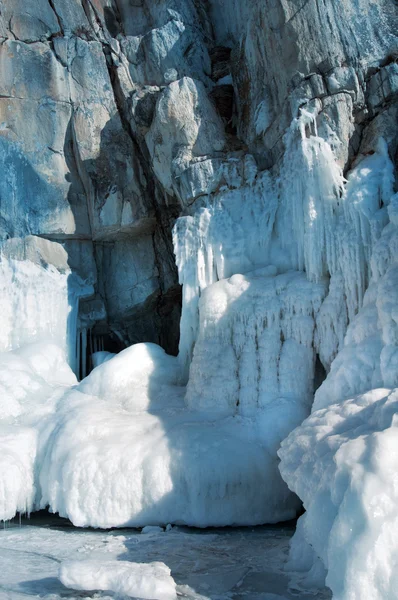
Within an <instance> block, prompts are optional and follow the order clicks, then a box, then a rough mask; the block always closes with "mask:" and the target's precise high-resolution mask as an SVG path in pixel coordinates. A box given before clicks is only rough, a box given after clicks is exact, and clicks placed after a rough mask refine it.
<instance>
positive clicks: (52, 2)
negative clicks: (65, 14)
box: [48, 0, 64, 35]
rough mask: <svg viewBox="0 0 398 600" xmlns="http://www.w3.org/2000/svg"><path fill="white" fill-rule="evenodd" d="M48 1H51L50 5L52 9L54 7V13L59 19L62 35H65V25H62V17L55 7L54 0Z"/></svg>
mask: <svg viewBox="0 0 398 600" xmlns="http://www.w3.org/2000/svg"><path fill="white" fill-rule="evenodd" d="M48 3H49V5H50V7H51V9H52V11H53V13H54V14H55V18H56V19H57V22H58V26H59V30H60V32H61V33H62V35H64V28H63V25H62V21H61V18H60V16H59V15H58V13H57V11H56V8H55V6H54V0H48Z"/></svg>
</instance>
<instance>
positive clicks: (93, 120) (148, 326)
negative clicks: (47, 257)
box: [0, 0, 398, 373]
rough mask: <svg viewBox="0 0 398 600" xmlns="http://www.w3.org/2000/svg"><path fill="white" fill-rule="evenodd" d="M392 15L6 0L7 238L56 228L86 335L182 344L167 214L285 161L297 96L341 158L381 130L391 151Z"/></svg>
mask: <svg viewBox="0 0 398 600" xmlns="http://www.w3.org/2000/svg"><path fill="white" fill-rule="evenodd" d="M396 24H397V10H396V6H395V5H394V3H393V2H392V1H391V0H383V1H382V2H373V1H372V2H370V3H368V2H363V3H360V4H359V5H358V4H357V3H355V2H353V1H352V0H345V1H344V2H343V3H341V4H339V6H338V7H337V6H336V4H335V3H332V2H320V1H317V2H310V3H308V2H307V3H304V4H300V3H298V2H296V1H293V0H278V1H277V2H270V1H269V0H264V1H261V2H252V3H250V4H248V5H247V6H246V5H244V4H242V3H241V2H238V1H236V0H211V2H204V1H203V2H198V1H194V0H189V1H184V2H182V1H178V0H157V1H156V2H154V1H150V0H142V1H141V0H140V1H139V2H134V3H133V4H132V3H131V2H128V1H127V0H118V1H116V0H95V1H94V0H70V1H69V2H66V3H65V2H61V1H60V0H40V1H39V2H33V1H32V2H31V1H29V2H26V1H24V2H22V1H20V0H3V1H2V3H1V14H0V40H1V45H0V53H1V59H0V60H1V81H0V114H1V116H0V122H1V127H0V156H1V162H2V164H3V169H4V176H3V177H2V179H1V182H0V196H1V206H0V213H1V215H0V216H1V218H0V232H1V238H2V239H6V238H8V237H24V236H26V235H37V236H42V237H47V238H49V239H51V240H54V241H57V242H59V243H62V244H63V246H64V247H65V249H66V251H67V252H68V255H69V265H70V267H71V268H72V270H73V271H75V272H76V273H77V274H78V275H79V276H80V277H81V278H82V279H83V280H86V281H87V283H89V284H90V285H92V286H93V290H94V291H93V295H92V296H90V297H89V298H87V299H86V300H84V301H83V300H82V301H81V302H80V317H79V331H80V334H79V335H80V336H81V342H79V343H80V344H82V345H85V344H86V343H88V344H89V345H90V344H91V345H92V348H91V350H93V349H95V348H97V346H101V347H102V345H103V344H104V343H105V345H107V347H108V346H109V349H110V350H115V349H118V348H120V347H123V346H125V345H128V344H130V343H132V342H137V341H142V340H150V341H155V342H158V343H161V344H162V345H163V346H164V347H165V348H166V349H167V350H168V351H169V352H172V353H176V352H177V344H178V335H179V334H178V321H179V313H180V302H181V301H180V288H179V286H178V284H177V276H176V269H175V264H174V257H173V252H172V244H171V235H170V232H171V227H172V225H173V223H174V220H175V218H176V217H177V216H178V215H180V214H184V212H185V214H186V213H187V212H188V213H192V212H195V201H196V199H197V198H203V197H204V198H207V197H209V195H210V196H211V194H214V193H217V191H218V190H219V189H220V188H223V189H225V188H228V189H231V188H240V187H242V186H243V185H244V184H245V181H247V178H249V179H251V180H252V181H253V180H254V178H256V176H257V175H256V173H257V169H259V170H261V169H264V168H265V167H266V168H270V167H271V168H272V169H273V170H274V171H276V172H277V171H278V169H279V167H280V164H281V156H282V154H283V151H284V147H285V144H286V141H285V142H284V134H285V131H286V129H287V128H288V127H289V125H290V123H291V121H292V119H294V118H296V117H297V116H299V111H300V108H301V109H302V108H303V107H306V110H307V108H309V109H313V107H314V106H315V108H316V125H317V129H318V133H319V135H320V136H321V137H323V138H324V139H325V140H327V141H328V143H329V144H330V145H331V147H332V148H333V150H334V151H335V154H336V155H337V157H338V160H339V164H340V165H341V166H342V167H343V168H344V169H346V170H347V169H349V168H350V167H351V166H352V164H354V163H355V161H358V160H359V159H360V157H361V156H362V155H364V154H368V153H371V152H374V151H375V149H376V144H377V140H378V137H379V136H380V135H383V137H384V138H385V139H386V141H387V143H388V146H389V150H390V155H391V156H392V157H394V156H395V155H396V151H397V149H396V135H395V132H396V128H395V124H396V120H397V110H398V109H397V104H396V102H395V100H396V97H397V93H398V67H397V63H396V57H397V45H396V39H395V38H394V31H396V28H395V26H396ZM310 40H311V41H310ZM308 127H309V126H308ZM309 134H310V133H308V135H309ZM87 332H89V333H87ZM87 336H88V337H87ZM86 338H87V339H86ZM90 340H91V341H90ZM93 340H96V341H95V344H94V342H93ZM104 340H105V342H104ZM94 346H95V347H94ZM97 349H98V348H97ZM85 370H86V366H83V367H82V373H84V372H85Z"/></svg>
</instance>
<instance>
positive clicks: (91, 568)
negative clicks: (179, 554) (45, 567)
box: [59, 560, 177, 600]
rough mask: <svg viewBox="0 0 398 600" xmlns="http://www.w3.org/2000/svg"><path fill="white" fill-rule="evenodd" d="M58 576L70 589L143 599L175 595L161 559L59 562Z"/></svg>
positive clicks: (167, 599) (166, 599)
mask: <svg viewBox="0 0 398 600" xmlns="http://www.w3.org/2000/svg"><path fill="white" fill-rule="evenodd" d="M59 579H60V581H61V582H62V583H63V584H64V586H65V587H68V588H72V589H74V590H83V591H84V590H104V591H108V592H115V593H116V594H124V595H126V596H132V597H133V598H146V599H147V600H174V599H175V598H176V597H177V595H176V585H175V583H174V580H173V578H172V577H171V576H170V569H169V568H168V567H167V566H166V565H165V564H164V563H162V562H153V563H149V564H140V563H133V562H127V561H117V562H116V561H114V560H102V561H100V560H68V561H64V562H62V563H61V567H60V570H59Z"/></svg>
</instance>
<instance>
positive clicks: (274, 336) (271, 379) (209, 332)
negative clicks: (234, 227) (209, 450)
mask: <svg viewBox="0 0 398 600" xmlns="http://www.w3.org/2000/svg"><path fill="white" fill-rule="evenodd" d="M275 271H276V270H275V268H273V267H268V268H263V269H259V270H257V271H252V272H251V273H248V274H246V275H245V276H243V275H233V276H232V277H231V278H229V279H224V280H221V281H219V282H217V283H215V284H213V285H211V286H209V287H208V288H207V289H206V290H205V291H204V292H203V294H202V297H201V299H200V303H199V306H200V309H199V312H200V325H199V335H198V340H197V342H196V345H195V349H194V355H193V360H192V365H191V370H190V379H189V382H188V387H187V395H186V400H187V404H188V406H189V407H190V408H191V409H193V410H194V409H196V410H206V411H216V412H217V411H219V412H221V413H224V414H225V413H226V414H241V415H244V416H254V415H256V414H257V413H258V410H259V409H263V408H269V407H270V405H272V403H273V402H278V401H279V400H281V399H284V401H285V402H286V403H289V402H291V403H292V404H294V403H297V404H298V405H299V406H300V407H301V409H302V410H301V415H302V414H305V411H306V410H309V407H310V405H311V399H312V394H313V387H312V386H313V379H314V365H315V349H314V345H313V339H314V330H315V320H316V315H317V313H318V311H319V308H320V306H321V304H322V300H323V298H324V296H325V293H326V290H327V282H325V281H320V282H318V283H312V282H309V281H308V280H307V279H306V277H305V275H304V274H303V273H298V272H290V273H285V274H281V275H276V273H275ZM298 364H299V365H300V367H298V366H297V365H298Z"/></svg>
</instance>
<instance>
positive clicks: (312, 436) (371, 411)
mask: <svg viewBox="0 0 398 600" xmlns="http://www.w3.org/2000/svg"><path fill="white" fill-rule="evenodd" d="M384 212H385V215H384V217H385V221H386V220H387V225H386V226H385V228H384V229H383V231H382V232H381V235H380V237H379V239H378V240H376V241H374V243H373V249H372V254H371V256H370V265H369V267H370V274H371V278H370V282H369V287H368V289H367V291H366V293H365V297H364V302H363V306H362V308H361V309H360V310H359V312H358V314H357V315H356V316H355V317H354V318H353V319H352V321H351V323H350V325H349V327H348V330H347V333H346V336H345V339H344V345H343V347H342V350H341V351H340V352H339V354H338V355H337V357H336V358H335V360H334V361H333V362H332V365H331V369H330V373H329V375H328V377H327V379H326V380H325V382H324V383H323V384H322V385H321V387H320V388H319V389H318V391H317V392H316V394H315V402H314V405H313V409H312V414H311V416H310V417H309V418H308V419H306V420H305V421H304V423H303V424H302V425H301V426H300V427H298V428H297V429H296V430H295V431H294V432H293V433H292V434H290V436H289V437H288V438H287V440H285V441H284V442H283V443H282V449H281V450H280V451H279V455H280V457H281V459H282V462H281V466H280V468H281V472H282V475H283V477H284V479H285V480H286V481H287V483H288V484H289V487H290V488H291V489H292V490H294V491H295V492H296V493H297V494H298V495H299V496H300V498H302V500H303V502H304V506H305V509H306V513H305V515H304V516H303V517H301V518H300V521H299V527H298V530H297V533H296V536H295V539H294V543H293V545H292V551H291V565H290V566H291V568H295V569H297V570H298V571H302V572H303V577H304V580H307V581H308V580H310V579H311V578H313V577H314V576H317V574H319V572H320V571H322V569H323V570H324V573H326V572H327V577H326V583H327V585H328V586H329V587H330V588H331V589H332V591H333V598H335V599H336V600H348V599H350V600H362V599H363V598H372V600H393V599H395V598H396V597H397V585H398V580H397V577H396V573H395V568H394V565H395V564H396V563H397V561H398V543H397V540H398V513H397V503H398V492H397V485H396V478H397V475H396V469H397V459H398V455H397V448H398V429H397V423H398V417H397V415H398V389H397V387H396V386H398V310H397V307H398V252H397V250H398V195H394V196H392V198H391V199H390V202H389V203H388V205H387V207H386V208H385V209H384ZM394 388H395V389H394ZM310 547H311V548H312V550H310ZM303 556H307V560H306V561H304V562H303Z"/></svg>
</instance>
